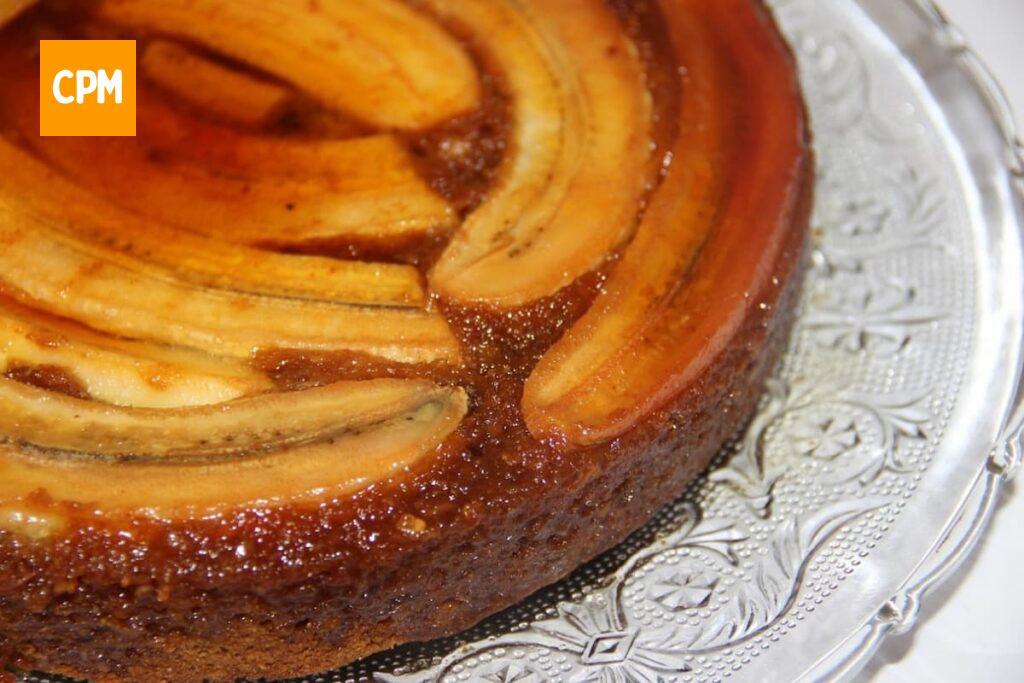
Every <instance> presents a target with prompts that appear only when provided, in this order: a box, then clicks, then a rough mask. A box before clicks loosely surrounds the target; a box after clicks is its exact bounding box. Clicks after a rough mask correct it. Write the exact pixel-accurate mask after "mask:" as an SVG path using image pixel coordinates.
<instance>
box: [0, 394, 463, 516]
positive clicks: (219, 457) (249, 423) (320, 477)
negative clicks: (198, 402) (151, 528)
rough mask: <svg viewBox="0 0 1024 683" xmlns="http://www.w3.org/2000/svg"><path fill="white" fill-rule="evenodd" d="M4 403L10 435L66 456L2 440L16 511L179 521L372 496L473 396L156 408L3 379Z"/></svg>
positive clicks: (301, 397)
mask: <svg viewBox="0 0 1024 683" xmlns="http://www.w3.org/2000/svg"><path fill="white" fill-rule="evenodd" d="M0 406H2V407H0V413H2V416H0V420H2V421H3V424H2V429H3V431H4V433H6V434H9V435H11V437H12V438H19V439H22V440H23V441H24V442H25V443H28V444H33V445H34V446H35V447H36V448H38V449H57V450H58V451H59V452H58V453H57V454H56V456H57V457H50V456H49V454H48V453H47V451H46V450H41V451H37V452H35V453H33V452H32V451H31V450H18V449H16V448H15V447H14V446H12V445H11V444H0V500H3V501H5V507H4V509H5V510H6V511H11V510H13V511H14V512H17V501H19V500H24V499H25V498H26V497H27V496H29V495H30V494H32V493H33V492H38V491H41V490H42V491H46V493H47V495H48V496H50V497H51V498H53V499H54V500H56V501H63V502H74V503H81V504H88V505H94V506H96V507H97V508H98V509H99V511H101V512H107V513H117V512H118V511H122V510H123V511H126V512H132V513H135V512H137V511H141V512H143V513H145V512H148V513H149V514H151V515H153V516H159V517H164V518H168V517H170V518H175V517H190V516H195V515H201V514H215V513H217V512H220V511H226V510H229V509H231V508H234V507H237V506H238V505H241V504H249V505H253V504H265V505H268V506H270V505H275V504H281V503H286V502H293V503H294V502H303V501H308V502H310V503H311V504H313V503H315V502H316V501H318V500H329V499H331V498H335V497H338V496H342V495H345V494H347V493H351V492H353V491H355V490H358V489H360V488H364V487H365V486H367V485H369V484H372V483H374V482H376V481H380V480H383V479H386V478H387V477H389V476H391V475H393V474H395V473H397V472H400V471H402V470H405V469H407V468H410V467H413V466H415V465H416V464H417V463H418V462H419V461H420V460H422V459H424V458H426V457H428V456H429V455H430V454H432V453H433V452H434V451H435V450H436V448H437V446H438V445H439V444H440V443H441V442H442V441H443V440H444V439H445V438H446V437H447V436H448V435H449V434H451V433H452V431H454V430H455V428H456V427H457V426H458V425H459V423H460V421H461V420H462V418H463V416H464V415H465V414H466V410H467V399H466V395H465V393H464V392H463V391H462V390H461V389H451V388H444V387H437V386H434V385H431V384H429V383H425V382H415V381H404V380H372V381H367V382H343V383H339V384H335V385H330V386H327V387H323V388H321V389H316V390H309V391H303V392H296V393H291V394H276V395H272V396H266V397H256V398H251V399H240V400H238V401H234V402H231V403H225V404H221V405H218V406H212V407H205V408H189V409H180V410H176V411H167V410H160V411H148V410H144V409H126V408H111V407H103V406H97V405H95V404H90V403H89V402H87V401H78V400H76V399H72V398H65V397H60V396H55V395H54V394H51V393H48V392H45V391H41V390H38V389H35V388H34V387H25V386H22V385H18V384H17V383H15V382H10V381H6V380H0ZM8 409H10V410H13V411H16V412H14V413H11V412H9V410H8ZM12 415H13V417H11V416H12ZM90 435H92V436H90ZM68 454H72V455H73V454H78V456H79V457H68ZM52 526H59V520H55V523H54V525H52Z"/></svg>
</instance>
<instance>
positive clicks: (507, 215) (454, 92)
mask: <svg viewBox="0 0 1024 683" xmlns="http://www.w3.org/2000/svg"><path fill="white" fill-rule="evenodd" d="M733 5H736V7H733ZM740 6H742V7H744V8H745V11H744V12H742V13H737V12H736V11H735V10H736V9H737V8H738V7H740ZM751 7H752V5H751V4H750V3H748V2H746V1H743V2H741V1H740V0H728V2H722V3H714V4H709V3H702V2H682V3H679V4H678V7H675V8H674V9H673V11H672V12H671V13H670V14H663V13H662V11H661V10H660V9H659V8H658V7H656V6H654V5H653V4H647V3H631V2H615V3H609V2H605V1H604V0H585V2H582V3H581V2H579V0H574V1H572V2H570V1H568V0H558V1H552V0H524V1H522V2H516V3H513V2H505V1H504V0H466V1H465V2H458V3H450V2H445V1H443V0H418V1H417V2H412V3H404V2H399V1H398V0H374V1H373V2H368V3H316V2H311V3H302V4H299V5H296V4H294V3H291V2H286V1H285V0H275V1H274V2H255V1H252V2H248V1H242V0H239V1H237V2H223V1H218V0H198V1H197V0H95V1H91V2H41V3H38V4H36V5H35V6H34V7H31V8H29V9H28V10H27V11H25V12H23V13H22V14H20V15H18V16H16V17H11V18H8V19H7V23H6V25H2V24H0V25H2V33H0V72H2V73H4V74H5V75H7V76H6V80H7V83H6V88H5V89H4V91H3V92H2V93H0V177H2V178H3V179H4V180H3V182H2V183H0V242H2V243H3V245H4V249H3V250H0V374H2V378H0V434H2V435H3V443H2V444H0V473H2V476H0V482H2V483H0V503H2V505H3V507H2V510H0V512H3V511H6V512H4V513H3V515H0V516H2V517H3V519H4V520H5V521H3V522H2V524H3V526H4V528H7V529H10V530H14V531H17V532H19V533H22V534H25V535H28V536H34V537H39V538H42V537H47V536H50V535H55V534H60V533H64V532H66V531H67V530H68V528H71V527H75V525H79V524H81V523H82V520H83V519H86V518H87V519H89V520H90V521H89V524H94V522H95V519H96V516H97V515H98V516H99V517H102V518H105V519H106V518H109V519H125V518H132V519H135V518H138V519H142V520H150V521H152V520H157V521H166V520H182V519H203V518H206V517H210V516H217V515H231V514H234V512H235V511H242V512H244V511H248V510H251V509H253V508H254V507H258V508H261V509H262V508H284V507H287V506H293V505H294V506H307V507H308V506H313V507H315V506H323V505H325V504H326V503H328V502H331V501H338V500H342V499H346V500H348V499H353V500H355V499H361V500H366V501H375V502H373V503H372V504H371V503H365V505H364V506H363V507H361V508H360V506H359V504H354V507H353V508H352V509H353V510H354V509H361V510H363V511H366V510H371V511H372V510H385V509H392V508H394V507H395V503H394V500H395V496H398V497H402V496H411V497H414V498H415V499H416V500H417V501H418V503H417V505H418V511H417V512H416V513H415V514H414V513H408V514H404V515H403V516H402V517H401V520H402V522H401V524H402V525H404V527H403V528H401V529H400V532H401V533H409V534H412V535H415V534H416V533H418V530H420V529H421V526H423V525H428V524H434V523H439V522H438V520H439V519H442V518H444V517H445V516H446V515H447V516H451V515H469V516H472V515H474V514H479V512H480V511H479V509H478V508H477V507H476V506H478V505H479V501H481V500H486V501H496V500H500V499H501V498H502V496H505V495H516V494H515V492H516V491H523V490H527V489H529V488H530V487H531V486H543V485H545V483H546V482H548V483H549V482H551V481H557V479H558V477H559V476H563V475H564V476H571V473H573V472H576V471H578V470H579V468H580V467H581V465H582V463H585V462H587V457H588V455H587V454H588V453H593V452H597V451H601V452H605V451H607V449H608V448H609V447H610V448H615V447H616V446H615V445H616V444H617V443H619V441H621V440H623V439H626V440H628V439H634V438H640V439H643V438H655V432H654V431H651V432H646V431H644V428H645V425H648V424H649V423H650V420H651V416H652V415H654V414H655V413H656V412H657V411H658V410H660V409H662V408H663V407H664V406H665V405H666V404H667V403H668V402H669V401H670V400H671V399H673V398H674V397H676V396H678V395H679V394H680V392H681V391H683V390H684V389H686V388H687V387H690V386H691V385H692V384H693V382H694V378H695V377H698V376H699V375H700V374H701V372H702V370H703V368H705V367H707V366H708V364H709V363H710V362H711V359H713V358H714V356H715V354H716V352H717V351H716V350H717V349H720V348H721V347H722V346H723V345H724V344H725V343H726V341H727V340H728V339H729V338H730V335H732V334H733V333H734V332H735V330H736V329H738V326H739V325H740V324H741V322H742V320H743V319H744V316H745V315H746V314H747V312H748V311H750V310H753V309H754V308H756V307H757V306H758V301H757V296H758V295H757V293H758V292H760V291H761V290H762V289H763V288H764V287H769V288H770V287H771V286H773V285H772V280H773V274H772V273H771V272H770V271H767V270H766V269H765V265H764V264H765V263H771V262H773V260H772V259H773V256H772V255H773V254H775V253H776V252H778V251H779V250H780V249H781V248H782V244H783V241H784V238H785V230H784V228H785V227H786V226H787V225H788V219H789V218H790V217H791V216H792V215H793V213H794V212H796V211H797V210H798V209H797V206H798V204H800V201H801V199H800V197H801V193H803V192H804V189H805V188H804V187H803V186H802V185H801V184H800V183H797V182H795V179H798V178H799V177H800V176H801V174H803V173H805V172H806V169H805V165H806V156H805V152H806V146H805V143H806V139H805V136H806V131H805V130H804V127H803V118H802V116H803V111H802V105H801V102H800V97H799V91H798V88H797V86H796V83H795V79H794V77H793V74H792V65H791V63H790V61H789V60H788V54H787V53H786V51H785V49H784V48H782V47H781V43H780V42H779V41H778V38H777V36H776V35H775V33H774V32H773V31H771V30H766V28H767V27H768V23H769V22H768V19H767V17H766V15H765V14H764V13H763V12H762V11H761V10H760V9H751ZM740 33H743V34H744V35H746V36H747V38H746V39H744V40H743V41H739V40H736V39H735V35H736V34H740ZM42 39H66V40H75V39H114V40H123V39H131V40H136V41H137V51H138V52H137V54H138V78H137V129H138V133H137V135H136V136H135V137H123V138H109V137H45V136H41V135H39V110H38V107H39V91H40V88H41V84H40V64H39V45H40V44H39V41H40V40H42ZM754 64H759V65H760V66H759V67H758V69H759V71H760V73H759V74H758V76H757V78H754V77H753V75H752V74H753V67H752V65H754ZM43 85H46V84H43ZM780 88H781V90H780ZM780 93H781V94H780ZM766 131H771V134H768V133H767V132H766ZM780 131H781V133H780ZM765 158H767V159H768V160H769V161H768V162H763V159H765ZM740 185H743V186H745V187H747V186H749V187H750V188H753V189H752V190H751V191H750V192H746V193H740V192H737V191H736V187H738V186H740ZM775 285H778V283H777V282H776V283H775ZM439 463H443V464H439ZM55 472H59V476H58V475H55ZM389 481H390V482H392V484H389V485H388V486H387V487H383V488H382V487H378V486H377V485H378V484H382V483H384V482H389ZM395 481H397V483H394V482H395ZM384 489H386V490H387V493H381V492H380V491H381V490H384ZM353 497H354V498H353ZM282 514H283V513H282ZM371 516H372V515H371ZM425 520H426V521H425ZM140 523H142V522H140ZM147 523H148V522H147ZM75 528H77V527H75Z"/></svg>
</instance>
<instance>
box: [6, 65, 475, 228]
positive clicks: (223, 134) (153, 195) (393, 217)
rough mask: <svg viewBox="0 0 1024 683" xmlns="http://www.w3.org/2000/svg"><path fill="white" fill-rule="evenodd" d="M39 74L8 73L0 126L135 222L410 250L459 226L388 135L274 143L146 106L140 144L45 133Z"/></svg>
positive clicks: (140, 116) (30, 70) (33, 70)
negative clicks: (5, 123)
mask: <svg viewBox="0 0 1024 683" xmlns="http://www.w3.org/2000/svg"><path fill="white" fill-rule="evenodd" d="M29 67H32V68H29ZM37 71H38V69H36V68H35V67H34V65H27V66H26V65H22V66H21V67H20V68H17V69H13V73H10V74H5V76H6V82H5V93H4V94H3V95H0V109H2V111H3V114H4V116H5V118H7V119H9V120H11V121H12V122H13V123H14V125H15V126H16V127H17V130H18V132H19V133H20V135H21V139H22V140H24V142H25V144H26V145H28V146H29V147H30V148H31V149H32V150H33V151H34V152H36V153H37V154H38V155H39V156H40V157H42V158H43V159H44V160H46V161H47V162H48V163H49V164H50V165H52V166H53V167H55V168H57V169H59V170H61V171H62V172H63V173H65V174H66V175H67V176H68V177H69V178H71V179H72V180H74V181H75V182H77V183H79V184H81V185H82V186H83V187H86V188H87V189H89V190H91V191H93V192H95V193H97V194H99V195H100V196H102V197H105V198H106V199H108V200H109V201H110V202H112V203H113V204H115V205H118V206H121V207H122V208H125V209H128V210H130V211H133V212H134V213H137V214H139V215H140V216H142V217H145V218H151V219H154V220H156V221H158V222H161V223H164V224H166V225H169V226H173V227H177V228H180V229H183V230H189V231H192V232H197V233H200V234H205V235H209V236H212V237H216V238H218V239H221V240H225V241H231V242H240V243H244V244H253V245H259V246H274V247H281V248H292V247H294V248H301V247H304V246H307V245H309V244H310V243H314V244H316V243H319V242H328V243H332V244H333V243H357V244H358V243H362V242H365V241H387V240H395V241H400V242H408V241H413V240H420V239H425V238H427V237H431V236H434V235H437V234H440V235H444V234H447V233H449V232H450V231H451V230H452V229H453V228H454V227H455V225H456V224H457V222H458V216H457V215H456V212H455V210H454V209H453V208H452V207H451V206H449V204H448V203H447V202H446V201H445V200H444V199H443V198H441V197H440V196H439V195H437V194H436V193H435V192H434V191H433V190H431V189H430V187H429V186H428V185H427V183H426V182H425V181H424V180H423V179H422V178H421V177H420V176H419V175H418V174H417V173H416V170H415V168H414V165H413V162H412V160H411V159H410V156H409V152H408V151H407V150H406V149H405V148H404V147H403V146H402V145H401V144H400V143H399V142H398V141H397V140H396V139H395V138H394V137H392V136H388V135H377V136H371V137H368V138H356V139H351V140H303V139H293V138H274V137H270V136H260V135H255V134H246V133H242V132H239V131H232V130H231V129H230V128H229V127H227V126H214V125H209V124H203V123H201V122H197V121H195V119H194V118H193V117H189V116H183V115H182V114H180V113H178V112H176V111H173V110H172V109H171V108H169V107H166V106H160V105H156V104H152V103H149V104H147V103H143V104H142V105H141V106H140V107H139V108H138V130H139V134H140V135H139V137H136V138H89V137H41V136H40V135H39V115H38V112H39V110H38V99H39V98H38V73H37ZM151 132H153V135H152V137H153V141H152V143H151V142H150V133H151ZM161 133H163V135H161ZM172 142H177V143H178V145H177V146H173V145H172V144H171V143H172ZM204 147H209V148H210V149H209V150H205V151H204V149H203V148H204ZM232 147H233V148H234V150H235V152H234V153H233V152H232ZM197 162H202V163H197Z"/></svg>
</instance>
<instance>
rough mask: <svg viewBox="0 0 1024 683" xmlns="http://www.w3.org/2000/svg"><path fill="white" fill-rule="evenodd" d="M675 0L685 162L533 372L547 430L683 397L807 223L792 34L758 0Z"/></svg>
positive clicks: (771, 295)
mask: <svg viewBox="0 0 1024 683" xmlns="http://www.w3.org/2000/svg"><path fill="white" fill-rule="evenodd" d="M676 5H677V7H676V8H675V9H674V11H673V12H671V13H669V14H668V16H669V17H670V19H669V22H668V24H669V25H668V28H669V30H670V34H671V38H672V43H673V45H674V49H675V51H676V53H677V55H678V60H679V63H680V64H682V65H684V66H685V69H686V75H685V77H684V83H683V88H682V98H681V103H680V106H681V115H682V121H681V124H680V131H681V132H680V137H679V138H678V140H677V142H676V143H675V145H674V150H673V155H674V161H673V163H672V165H671V167H670V169H669V171H668V175H667V176H666V178H665V179H664V182H663V183H662V185H661V186H660V187H659V188H658V190H657V191H656V193H655V194H654V196H653V198H652V199H651V202H650V205H649V206H648V208H647V211H646V213H645V215H644V218H643V222H642V224H641V226H640V229H639V231H638V234H637V236H636V238H635V240H634V241H633V243H632V244H630V246H629V247H628V249H627V250H626V253H625V255H624V257H623V259H622V261H621V262H620V263H619V264H618V265H617V267H616V268H615V270H614V271H613V272H612V274H611V277H610V278H609V280H608V282H607V284H606V287H605V289H604V291H603V292H602V293H601V294H600V295H599V296H598V297H597V299H596V301H595V302H594V304H593V306H592V307H591V309H590V310H589V311H588V312H587V314H586V315H584V316H583V318H582V319H581V320H580V321H579V322H578V323H577V324H576V325H575V326H574V327H572V328H571V329H570V330H569V332H568V333H567V334H566V335H565V337H564V338H563V339H562V340H561V341H559V342H558V343H557V344H555V345H554V347H552V348H551V350H550V351H549V352H548V353H547V355H546V356H545V357H544V358H543V359H542V360H541V362H540V363H539V364H538V366H537V367H536V369H535V370H534V372H533V375H532V376H531V377H530V378H529V380H528V381H527V384H526V389H525V395H524V399H523V410H524V413H525V417H526V421H527V424H528V426H529V428H530V431H531V432H532V433H533V434H534V435H535V436H536V437H538V438H542V439H550V440H553V441H557V442H561V443H567V444H569V445H573V446H584V445H589V444H594V443H598V442H602V441H606V440H609V439H612V438H615V437H617V436H619V435H621V434H623V433H624V432H625V431H627V430H628V429H629V428H630V427H632V426H633V425H635V424H636V423H637V422H639V421H640V420H641V419H643V417H644V416H645V415H648V414H650V413H651V411H653V410H655V409H657V408H658V407H660V406H661V405H664V403H665V402H666V401H668V400H669V399H670V398H672V397H673V396H678V395H679V394H680V392H681V391H683V390H684V389H685V388H686V387H688V386H690V385H691V384H692V383H693V382H694V381H695V380H696V379H697V378H699V376H700V374H701V372H702V371H703V370H704V369H705V368H706V367H708V364H709V363H710V362H711V361H712V360H713V359H714V358H715V356H716V354H718V353H720V352H721V351H722V349H723V348H724V347H725V346H726V345H727V344H728V343H729V342H730V341H731V340H732V339H733V337H734V336H735V335H736V333H737V331H738V329H739V325H740V322H741V321H742V320H743V319H744V314H745V312H746V311H747V310H748V309H749V308H750V307H753V306H771V305H772V302H774V300H775V298H776V297H777V296H778V292H779V282H778V281H769V277H768V275H767V274H768V273H772V272H775V271H774V269H773V268H772V264H773V263H775V262H776V260H777V259H778V258H779V257H780V254H782V252H783V250H784V249H785V248H786V244H787V243H792V235H791V234H790V233H789V232H787V231H796V230H797V229H798V228H796V227H791V226H799V225H801V224H802V223H801V221H797V220H793V216H794V215H795V214H796V213H797V212H799V211H804V210H806V207H807V201H808V200H807V198H808V194H809V187H810V184H809V178H810V175H809V174H810V166H811V163H810V154H809V152H808V146H807V138H806V136H807V131H806V127H805V122H804V114H803V108H802V104H801V99H800V95H799V88H798V85H797V84H796V83H795V82H794V80H793V78H792V67H791V64H790V57H789V54H788V52H787V50H786V48H785V46H784V45H782V44H781V43H780V42H778V41H777V39H775V38H773V37H770V34H769V32H766V31H764V30H762V27H760V26H759V25H758V23H759V22H763V21H766V18H765V17H764V16H763V15H762V14H761V12H762V11H763V10H760V9H755V8H754V5H753V4H752V3H748V2H742V1H740V0H716V1H715V2H713V3H708V2H704V0H677V1H676ZM733 88H735V94H733V95H731V96H730V95H729V94H728V93H729V92H730V91H731V89H733Z"/></svg>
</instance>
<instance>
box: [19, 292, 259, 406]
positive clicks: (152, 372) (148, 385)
mask: <svg viewBox="0 0 1024 683" xmlns="http://www.w3.org/2000/svg"><path fill="white" fill-rule="evenodd" d="M18 367H30V368H32V367H42V368H46V367H52V368H59V369H61V370H62V371H65V372H69V373H70V374H71V375H72V376H73V377H74V378H75V379H77V380H78V381H79V382H80V383H81V384H82V385H83V387H84V389H85V391H86V392H87V393H88V394H89V396H90V397H91V398H93V399H94V400H96V401H101V402H104V403H109V404H111V405H123V406H133V407H137V408H177V407H183V406H197V405H209V404H213V403H222V402H224V401H230V400H232V399H236V398H239V397H241V396H246V395H251V394H257V393H262V392H266V391H270V390H272V389H273V385H272V383H271V382H270V380H269V379H267V377H266V376H264V375H263V374H261V373H259V372H257V371H255V370H253V369H252V368H251V367H249V366H248V365H245V364H243V363H240V362H238V361H235V360H231V359H228V358H213V357H211V356H208V355H206V354H202V353H197V352H194V351H188V350H186V349H172V348H166V347H161V346H159V345H154V344H146V343H140V342H132V341H128V340H122V339H115V338H113V337H107V336H104V335H99V334H96V333H95V332H92V331H90V330H89V329H87V328H84V327H81V326H79V325H75V324H74V323H71V322H68V321H62V320H59V319H56V318H50V317H47V316H43V315H40V314H39V313H37V312H35V311H32V310H30V309H26V308H24V307H21V306H18V305H16V304H13V302H2V303H0V375H2V374H3V373H4V372H7V371H9V370H11V369H14V368H18Z"/></svg>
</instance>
